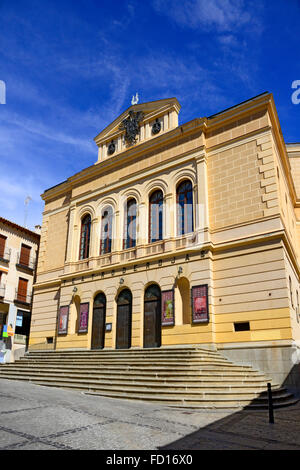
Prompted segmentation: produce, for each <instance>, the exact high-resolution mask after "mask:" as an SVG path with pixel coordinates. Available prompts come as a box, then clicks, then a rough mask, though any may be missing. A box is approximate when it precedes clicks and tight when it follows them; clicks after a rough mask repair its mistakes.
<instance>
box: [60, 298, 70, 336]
mask: <svg viewBox="0 0 300 470" xmlns="http://www.w3.org/2000/svg"><path fill="white" fill-rule="evenodd" d="M68 320H69V306H68V305H67V306H64V307H60V309H59V317H58V332H57V333H58V334H59V335H66V334H67V333H68Z"/></svg>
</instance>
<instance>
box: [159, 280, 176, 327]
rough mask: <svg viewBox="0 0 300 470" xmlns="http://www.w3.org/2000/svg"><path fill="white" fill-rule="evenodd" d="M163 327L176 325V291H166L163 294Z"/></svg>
mask: <svg viewBox="0 0 300 470" xmlns="http://www.w3.org/2000/svg"><path fill="white" fill-rule="evenodd" d="M161 325H162V326H173V325H175V303H174V290H173V289H172V290H165V291H162V293H161Z"/></svg>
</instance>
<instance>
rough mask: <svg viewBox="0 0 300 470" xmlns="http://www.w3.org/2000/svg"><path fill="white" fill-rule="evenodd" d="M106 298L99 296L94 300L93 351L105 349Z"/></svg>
mask: <svg viewBox="0 0 300 470" xmlns="http://www.w3.org/2000/svg"><path fill="white" fill-rule="evenodd" d="M105 316H106V297H105V295H104V294H98V295H97V296H96V297H95V299H94V307H93V326H92V345H91V348H92V349H103V348H104V337H105Z"/></svg>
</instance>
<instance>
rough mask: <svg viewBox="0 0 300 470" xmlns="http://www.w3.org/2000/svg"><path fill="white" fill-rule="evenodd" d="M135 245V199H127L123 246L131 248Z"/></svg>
mask: <svg viewBox="0 0 300 470" xmlns="http://www.w3.org/2000/svg"><path fill="white" fill-rule="evenodd" d="M135 245H136V200H135V199H129V200H128V201H127V205H126V214H125V237H124V248H125V249H126V248H132V247H134V246H135Z"/></svg>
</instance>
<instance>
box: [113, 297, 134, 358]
mask: <svg viewBox="0 0 300 470" xmlns="http://www.w3.org/2000/svg"><path fill="white" fill-rule="evenodd" d="M117 304H118V307H117V331H116V349H128V348H130V347H131V311H132V297H131V292H130V291H129V290H128V289H126V290H124V291H122V292H121V293H120V295H119V298H118V301H117Z"/></svg>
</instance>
